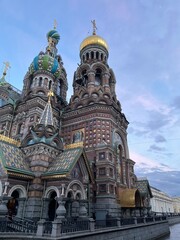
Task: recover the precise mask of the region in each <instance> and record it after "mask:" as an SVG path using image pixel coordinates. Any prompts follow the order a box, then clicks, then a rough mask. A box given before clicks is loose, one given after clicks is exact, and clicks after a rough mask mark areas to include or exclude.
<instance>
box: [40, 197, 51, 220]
mask: <svg viewBox="0 0 180 240" xmlns="http://www.w3.org/2000/svg"><path fill="white" fill-rule="evenodd" d="M49 202H50V198H43V209H42V216H41V218H42V219H48V218H49V216H48V210H49Z"/></svg>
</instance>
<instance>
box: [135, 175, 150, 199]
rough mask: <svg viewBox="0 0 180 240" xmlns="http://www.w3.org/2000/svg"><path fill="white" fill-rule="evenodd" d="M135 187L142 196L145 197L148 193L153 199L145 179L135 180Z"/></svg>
mask: <svg viewBox="0 0 180 240" xmlns="http://www.w3.org/2000/svg"><path fill="white" fill-rule="evenodd" d="M136 187H137V188H138V190H139V191H140V193H141V195H142V196H145V195H146V194H147V193H148V192H149V195H150V197H153V196H152V192H151V188H150V185H149V182H148V180H147V179H142V180H137V181H136Z"/></svg>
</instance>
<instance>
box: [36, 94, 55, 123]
mask: <svg viewBox="0 0 180 240" xmlns="http://www.w3.org/2000/svg"><path fill="white" fill-rule="evenodd" d="M52 96H54V93H53V91H52V90H50V91H49V92H48V102H47V104H46V106H45V108H44V110H43V112H42V115H41V118H40V120H39V124H43V125H45V126H47V125H51V126H54V120H53V112H52V106H51V97H52Z"/></svg>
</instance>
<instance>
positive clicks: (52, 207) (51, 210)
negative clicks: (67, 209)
mask: <svg viewBox="0 0 180 240" xmlns="http://www.w3.org/2000/svg"><path fill="white" fill-rule="evenodd" d="M56 197H57V194H56V192H55V191H53V192H52V193H51V194H50V201H49V206H48V217H49V220H50V221H54V218H55V216H56V209H57V208H58V202H57V201H56Z"/></svg>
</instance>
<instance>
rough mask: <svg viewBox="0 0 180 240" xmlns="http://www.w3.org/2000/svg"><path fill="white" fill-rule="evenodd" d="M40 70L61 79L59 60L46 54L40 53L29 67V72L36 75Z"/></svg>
mask: <svg viewBox="0 0 180 240" xmlns="http://www.w3.org/2000/svg"><path fill="white" fill-rule="evenodd" d="M38 70H45V71H47V72H50V73H51V74H53V75H54V76H55V77H59V75H60V66H59V63H58V60H57V59H56V58H54V57H52V56H50V55H48V54H44V53H43V52H40V53H39V55H38V56H36V57H35V58H34V60H33V62H32V63H31V65H30V67H29V72H30V73H34V72H35V71H38Z"/></svg>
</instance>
